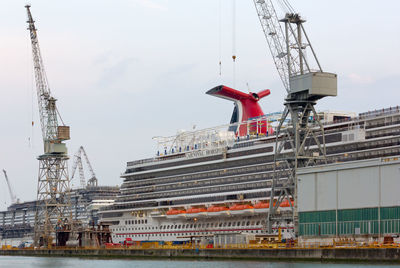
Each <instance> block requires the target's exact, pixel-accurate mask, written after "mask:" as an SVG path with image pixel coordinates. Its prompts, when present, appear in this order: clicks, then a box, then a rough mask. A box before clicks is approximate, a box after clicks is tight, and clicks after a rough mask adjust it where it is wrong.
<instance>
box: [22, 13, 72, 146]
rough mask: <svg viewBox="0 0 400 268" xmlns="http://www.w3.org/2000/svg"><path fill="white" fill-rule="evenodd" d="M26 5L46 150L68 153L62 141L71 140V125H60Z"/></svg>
mask: <svg viewBox="0 0 400 268" xmlns="http://www.w3.org/2000/svg"><path fill="white" fill-rule="evenodd" d="M25 7H26V10H27V14H28V21H27V23H28V30H29V32H30V38H31V44H32V56H33V68H34V72H35V82H36V91H37V99H38V106H39V115H40V125H41V129H42V137H43V145H44V152H45V153H66V148H65V144H63V143H62V142H61V141H63V140H69V127H67V126H59V125H58V117H57V113H58V111H57V106H56V101H57V100H56V99H55V98H54V97H52V96H51V91H50V87H49V83H48V80H47V75H46V71H45V69H44V64H43V58H42V55H41V52H40V47H39V40H38V37H37V29H36V27H35V21H34V20H33V18H32V14H31V11H30V6H29V5H26V6H25ZM61 121H62V120H61Z"/></svg>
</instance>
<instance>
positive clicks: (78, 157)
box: [71, 146, 97, 188]
mask: <svg viewBox="0 0 400 268" xmlns="http://www.w3.org/2000/svg"><path fill="white" fill-rule="evenodd" d="M82 155H83V157H84V158H85V160H86V164H87V166H88V168H89V171H90V174H91V178H90V179H89V180H88V182H87V185H86V180H85V174H84V172H83V165H82ZM77 167H78V168H79V178H80V183H81V187H82V188H85V187H86V186H97V178H96V175H95V174H94V171H93V168H92V165H91V164H90V161H89V158H88V156H87V154H86V151H85V149H84V148H83V146H81V147H79V150H78V151H77V152H76V153H75V155H74V162H73V164H72V172H71V181H72V179H73V178H74V176H75V172H76V168H77Z"/></svg>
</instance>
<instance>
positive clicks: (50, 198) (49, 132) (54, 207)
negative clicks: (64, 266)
mask: <svg viewBox="0 0 400 268" xmlns="http://www.w3.org/2000/svg"><path fill="white" fill-rule="evenodd" d="M25 8H26V11H27V14H28V21H27V23H28V26H29V27H28V30H29V32H30V39H31V44H32V56H33V68H34V73H35V82H36V91H37V99H38V105H39V115H40V124H41V129H42V136H43V146H44V153H43V154H42V155H40V156H39V157H38V160H39V176H38V186H37V210H36V215H35V227H34V230H35V236H34V244H35V245H36V246H47V247H49V246H51V244H52V240H53V238H54V237H55V238H57V232H58V231H59V230H61V229H62V228H63V227H62V226H66V225H68V224H69V223H70V222H71V219H72V214H71V211H70V207H71V201H70V194H69V191H70V180H69V176H68V155H67V147H66V145H65V143H64V142H63V141H65V140H69V139H70V135H69V126H65V125H64V123H63V121H62V119H61V117H60V115H59V112H58V110H57V106H56V101H57V100H56V99H55V98H54V97H53V96H52V94H51V91H50V87H49V83H48V80H47V76H46V72H45V69H44V65H43V59H42V56H41V53H40V47H39V42H38V37H37V30H36V27H35V21H34V20H33V18H32V14H31V11H30V5H26V6H25ZM59 119H60V121H61V122H62V125H59V123H58V122H59ZM57 244H58V243H57Z"/></svg>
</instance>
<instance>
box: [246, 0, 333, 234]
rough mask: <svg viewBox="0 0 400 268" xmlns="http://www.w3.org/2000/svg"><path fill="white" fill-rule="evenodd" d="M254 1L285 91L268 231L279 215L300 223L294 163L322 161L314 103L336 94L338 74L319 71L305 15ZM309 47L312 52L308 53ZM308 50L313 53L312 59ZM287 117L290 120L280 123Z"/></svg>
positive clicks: (269, 1)
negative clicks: (286, 211)
mask: <svg viewBox="0 0 400 268" xmlns="http://www.w3.org/2000/svg"><path fill="white" fill-rule="evenodd" d="M253 1H254V5H255V7H256V10H257V14H258V17H259V19H260V22H261V26H262V29H263V31H264V34H265V37H266V39H267V42H268V45H269V48H270V51H271V54H272V58H273V60H274V62H275V66H276V69H277V70H278V73H279V75H280V77H281V80H282V82H283V85H284V87H285V89H286V91H287V96H286V98H285V102H284V105H285V109H284V112H283V115H282V118H281V121H280V123H279V125H278V128H277V130H276V147H275V158H274V159H275V161H274V174H275V175H274V179H273V183H272V189H271V196H270V208H269V213H268V220H267V231H268V232H270V233H271V232H272V225H273V223H274V222H275V221H278V220H283V219H287V220H291V221H292V222H293V223H294V226H295V228H297V226H298V225H297V221H298V219H297V170H298V168H301V167H305V166H308V165H313V164H315V163H317V162H324V161H326V160H325V159H326V149H325V137H324V127H323V125H322V123H321V121H320V119H319V118H318V115H317V112H316V111H315V107H314V106H315V105H316V103H317V101H318V100H319V99H321V98H324V97H327V96H336V95H337V75H336V74H333V73H327V72H324V71H323V70H322V67H321V65H320V63H319V61H318V58H317V56H316V54H315V51H314V49H313V47H312V45H311V42H310V40H309V38H308V35H307V33H306V31H305V29H304V26H303V23H304V22H305V20H304V19H303V18H302V17H301V16H300V15H299V14H298V13H296V12H295V11H294V10H293V8H292V7H291V5H290V4H289V3H288V1H287V0H281V1H280V0H278V1H279V4H281V5H282V6H284V7H285V9H286V10H285V11H286V14H285V16H284V18H282V19H279V18H278V15H277V13H276V10H275V8H274V5H273V3H272V0H253ZM281 24H283V25H284V29H282V27H281ZM307 50H309V51H310V52H309V53H306V51H307ZM306 54H310V55H311V56H312V58H311V60H309V59H307V57H306ZM314 66H315V69H313V68H314ZM289 117H290V121H289V124H288V125H287V126H283V123H284V122H285V120H287V119H288V118H289ZM281 178H286V180H280V179H281ZM282 181H284V182H283V183H282ZM285 199H287V200H293V201H294V206H291V213H290V215H286V216H281V215H279V214H278V213H277V210H278V209H279V206H280V204H281V202H282V201H283V200H285ZM289 203H291V202H289ZM295 233H296V234H297V229H296V230H295Z"/></svg>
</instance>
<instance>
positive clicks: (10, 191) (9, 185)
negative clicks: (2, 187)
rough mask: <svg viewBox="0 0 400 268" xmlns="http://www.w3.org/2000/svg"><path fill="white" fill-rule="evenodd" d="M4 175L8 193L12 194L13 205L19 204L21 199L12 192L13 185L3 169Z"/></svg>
mask: <svg viewBox="0 0 400 268" xmlns="http://www.w3.org/2000/svg"><path fill="white" fill-rule="evenodd" d="M3 173H4V177H5V178H6V182H7V187H8V192H9V193H10V198H11V204H16V203H19V199H18V198H17V196H16V195H15V193H14V191H13V190H12V187H11V183H10V180H9V179H8V176H7V172H6V170H5V169H3Z"/></svg>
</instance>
